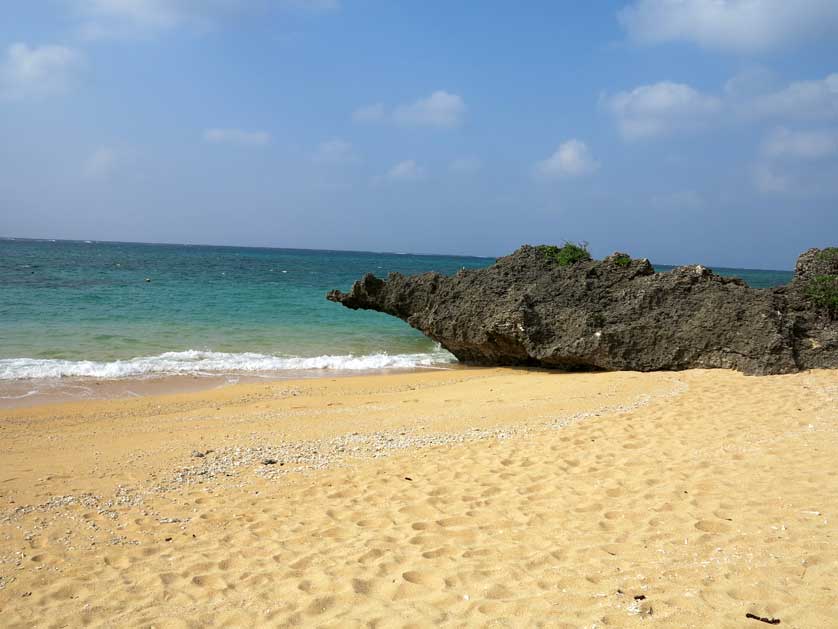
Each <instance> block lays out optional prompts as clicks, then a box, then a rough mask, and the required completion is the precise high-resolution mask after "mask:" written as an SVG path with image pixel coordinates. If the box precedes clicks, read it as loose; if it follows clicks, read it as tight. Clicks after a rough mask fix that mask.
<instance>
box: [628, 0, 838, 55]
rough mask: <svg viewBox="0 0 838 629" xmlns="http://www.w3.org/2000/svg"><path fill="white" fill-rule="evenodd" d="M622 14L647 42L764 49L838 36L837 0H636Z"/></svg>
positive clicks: (634, 35) (631, 35)
mask: <svg viewBox="0 0 838 629" xmlns="http://www.w3.org/2000/svg"><path fill="white" fill-rule="evenodd" d="M617 18H618V20H619V22H620V24H621V25H622V26H623V28H624V29H625V30H626V32H627V33H628V35H629V38H630V39H632V40H633V41H635V42H638V43H642V44H660V43H665V42H690V43H693V44H697V45H699V46H702V47H705V48H713V49H719V50H729V51H736V52H765V51H770V50H776V49H780V48H783V47H785V46H789V45H794V44H797V43H799V42H803V41H809V40H812V39H816V38H820V37H829V36H835V35H838V3H836V2H835V1H834V0H636V1H635V2H634V3H633V4H631V5H629V6H627V7H625V8H624V9H622V10H620V11H619V12H618V14H617Z"/></svg>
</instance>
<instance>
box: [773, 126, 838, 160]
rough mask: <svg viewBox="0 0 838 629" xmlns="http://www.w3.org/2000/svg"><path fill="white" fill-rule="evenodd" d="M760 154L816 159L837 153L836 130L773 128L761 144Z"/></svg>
mask: <svg viewBox="0 0 838 629" xmlns="http://www.w3.org/2000/svg"><path fill="white" fill-rule="evenodd" d="M762 154H763V155H764V156H765V157H769V158H772V159H780V158H785V159H803V160H816V159H823V158H825V157H831V156H832V155H838V130H835V129H822V130H818V131H790V130H788V129H785V128H780V129H775V130H774V131H773V132H772V133H771V134H770V135H769V136H768V138H766V140H765V142H764V143H763V145H762Z"/></svg>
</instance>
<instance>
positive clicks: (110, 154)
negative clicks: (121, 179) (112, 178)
mask: <svg viewBox="0 0 838 629" xmlns="http://www.w3.org/2000/svg"><path fill="white" fill-rule="evenodd" d="M116 163H117V155H116V151H114V150H113V149H111V148H108V147H106V146H101V147H99V148H97V149H96V150H95V151H93V153H92V154H91V155H90V156H89V157H88V158H87V159H86V160H85V162H84V169H83V170H84V175H85V177H88V178H89V179H104V178H106V177H107V176H108V175H110V174H111V173H112V172H113V170H114V169H115V168H116Z"/></svg>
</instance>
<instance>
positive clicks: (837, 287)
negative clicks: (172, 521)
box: [806, 275, 838, 315]
mask: <svg viewBox="0 0 838 629" xmlns="http://www.w3.org/2000/svg"><path fill="white" fill-rule="evenodd" d="M806 295H807V296H808V297H809V299H811V300H812V301H813V302H814V303H815V304H816V305H818V306H820V307H822V308H826V309H827V310H828V311H829V312H830V314H833V315H834V314H838V275H816V276H815V277H813V278H812V279H811V280H809V284H808V286H807V287H806Z"/></svg>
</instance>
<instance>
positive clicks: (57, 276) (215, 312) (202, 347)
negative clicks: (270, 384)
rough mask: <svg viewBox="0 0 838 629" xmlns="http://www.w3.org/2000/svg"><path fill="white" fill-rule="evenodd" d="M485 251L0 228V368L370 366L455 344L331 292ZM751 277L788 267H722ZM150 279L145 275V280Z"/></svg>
mask: <svg viewBox="0 0 838 629" xmlns="http://www.w3.org/2000/svg"><path fill="white" fill-rule="evenodd" d="M493 261H494V260H493V259H490V258H472V257H454V256H423V255H401V254H393V253H364V252H341V251H310V250H292V249H257V248H236V247H210V246H183V245H151V244H129V243H101V242H71V241H31V240H0V379H6V380H10V379H20V378H39V377H43V378H47V377H60V376H94V377H100V378H111V377H114V378H115V377H125V376H138V375H143V374H166V373H217V372H225V371H246V372H263V371H264V372H270V371H282V370H284V369H315V368H317V369H321V368H332V369H370V368H388V367H411V366H416V365H430V364H433V363H436V362H444V361H447V360H451V357H450V355H448V354H447V353H446V352H443V351H441V350H440V349H439V348H438V347H437V346H435V344H434V343H433V342H432V341H430V340H429V339H426V338H425V337H424V336H422V335H421V334H420V333H418V332H416V331H415V330H413V329H411V328H410V327H409V326H408V325H407V324H405V323H403V322H401V321H399V320H397V319H395V318H393V317H388V316H386V315H382V314H379V313H374V312H356V311H350V310H347V309H345V308H342V307H340V306H338V305H336V304H333V303H331V302H328V301H326V299H325V297H324V296H325V293H326V292H327V291H328V290H330V289H332V288H340V289H342V290H346V289H348V288H349V287H350V286H351V285H352V283H353V282H354V281H355V280H357V279H358V278H360V277H361V276H362V275H363V274H364V273H366V272H373V273H375V274H377V275H379V276H386V274H387V273H389V272H391V271H399V272H402V273H406V274H410V273H420V272H424V271H438V272H441V273H445V274H452V273H454V272H456V271H457V270H459V269H461V268H463V267H466V268H477V267H484V266H487V265H489V264H491V263H492V262H493ZM717 271H718V272H726V273H729V274H735V275H739V276H741V277H743V278H744V279H745V280H746V281H748V282H749V283H750V284H751V285H753V286H770V285H776V284H782V283H785V282H787V281H788V280H789V279H790V278H791V274H790V273H788V272H779V271H778V272H773V271H744V270H735V269H717ZM146 278H148V279H149V280H150V281H149V282H146V281H145V280H146Z"/></svg>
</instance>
